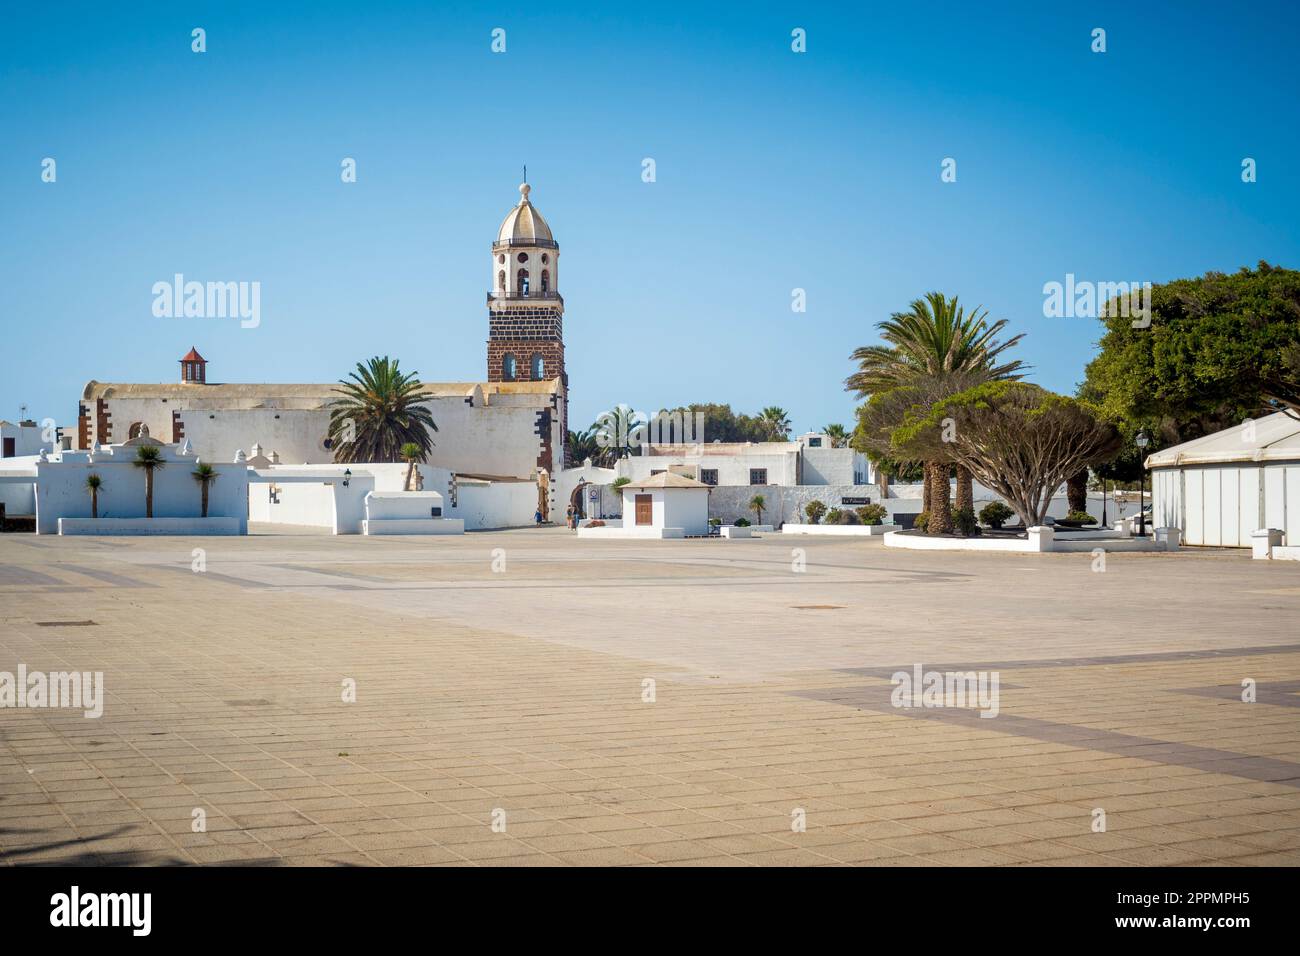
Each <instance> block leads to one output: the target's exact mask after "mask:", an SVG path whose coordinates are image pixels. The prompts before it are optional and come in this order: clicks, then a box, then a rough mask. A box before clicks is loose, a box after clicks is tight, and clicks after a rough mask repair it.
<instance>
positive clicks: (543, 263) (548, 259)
mask: <svg viewBox="0 0 1300 956" xmlns="http://www.w3.org/2000/svg"><path fill="white" fill-rule="evenodd" d="M550 261H551V257H550V256H548V255H547V254H546V253H544V252H543V253H542V265H546V263H548V262H550Z"/></svg>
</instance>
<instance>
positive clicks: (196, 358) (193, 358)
mask: <svg viewBox="0 0 1300 956" xmlns="http://www.w3.org/2000/svg"><path fill="white" fill-rule="evenodd" d="M181 361H182V362H206V361H207V359H205V358H204V357H203V356H202V355H200V354H199V350H198V349H196V348H195V347H194V346H192V345H191V346H190V350H189V351H188V352H186V353H185V355H184V356H183V357H182V358H181Z"/></svg>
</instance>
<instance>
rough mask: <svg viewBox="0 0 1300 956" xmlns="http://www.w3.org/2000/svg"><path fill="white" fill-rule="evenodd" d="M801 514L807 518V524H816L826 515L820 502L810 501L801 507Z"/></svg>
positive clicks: (824, 507)
mask: <svg viewBox="0 0 1300 956" xmlns="http://www.w3.org/2000/svg"><path fill="white" fill-rule="evenodd" d="M803 513H804V514H806V515H807V516H808V523H809V524H817V522H819V521H821V520H822V515H824V514H825V513H826V506H825V505H824V504H822V503H821V502H820V501H810V502H808V503H807V504H806V505H804V506H803Z"/></svg>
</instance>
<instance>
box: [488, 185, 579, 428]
mask: <svg viewBox="0 0 1300 956" xmlns="http://www.w3.org/2000/svg"><path fill="white" fill-rule="evenodd" d="M531 188H532V187H530V186H529V185H528V184H527V183H524V184H522V185H521V186H520V187H519V196H520V198H519V204H518V205H517V206H515V207H514V208H513V209H511V210H510V212H509V214H508V215H507V216H506V218H505V221H503V222H502V223H501V228H500V230H498V231H497V239H496V242H494V243H492V291H491V292H489V293H488V297H487V305H488V343H487V347H488V353H487V361H488V368H487V371H488V381H489V382H529V381H533V382H545V381H550V380H552V379H555V378H559V379H560V380H561V383H562V385H563V386H564V392H563V398H562V401H561V405H560V407H559V408H557V409H556V413H557V414H558V415H559V416H560V434H561V435H565V434H566V433H567V432H566V429H567V427H568V424H567V420H568V390H569V376H568V375H567V374H566V373H565V371H564V299H563V298H561V296H560V292H559V287H560V282H559V275H560V269H559V267H560V247H559V245H557V244H556V242H555V239H554V237H552V235H551V227H550V226H548V225H547V224H546V220H545V219H543V218H542V216H541V213H539V212H538V211H537V209H536V208H535V207H534V206H533V204H532V203H531V202H530V201H529V199H528V193H529V192H530V190H531Z"/></svg>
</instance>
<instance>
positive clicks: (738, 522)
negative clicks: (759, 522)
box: [735, 518, 749, 528]
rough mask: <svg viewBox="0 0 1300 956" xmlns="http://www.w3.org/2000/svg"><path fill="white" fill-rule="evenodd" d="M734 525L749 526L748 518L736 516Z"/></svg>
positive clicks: (739, 526)
mask: <svg viewBox="0 0 1300 956" xmlns="http://www.w3.org/2000/svg"><path fill="white" fill-rule="evenodd" d="M735 526H736V527H737V528H748V527H749V519H748V518H737V519H736V525H735Z"/></svg>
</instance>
